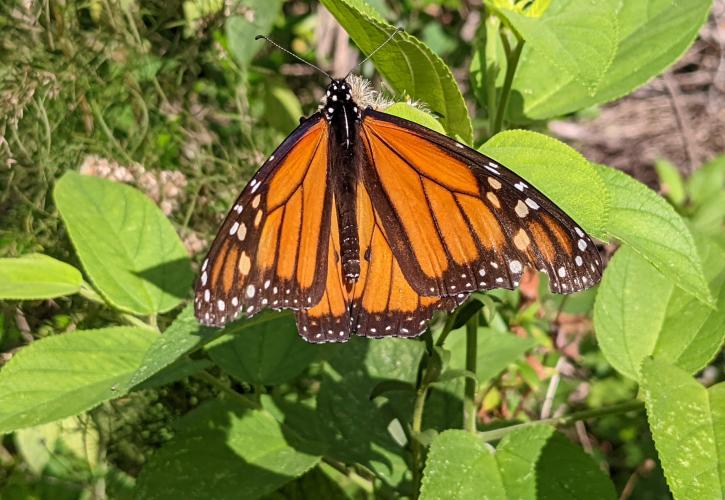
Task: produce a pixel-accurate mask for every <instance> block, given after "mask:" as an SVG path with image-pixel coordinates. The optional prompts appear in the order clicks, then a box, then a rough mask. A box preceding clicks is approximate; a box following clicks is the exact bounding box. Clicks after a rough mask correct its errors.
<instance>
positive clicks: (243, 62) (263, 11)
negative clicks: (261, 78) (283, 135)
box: [224, 0, 302, 116]
mask: <svg viewBox="0 0 725 500" xmlns="http://www.w3.org/2000/svg"><path fill="white" fill-rule="evenodd" d="M281 6H282V2H281V0H244V1H242V0H235V1H234V2H232V6H231V8H232V11H233V12H234V15H232V16H230V17H228V18H227V20H226V23H225V24H224V31H225V32H226V35H227V40H228V43H229V51H230V52H231V53H232V56H233V57H234V59H235V60H236V61H237V63H238V64H239V65H240V66H241V67H242V68H246V67H247V66H248V65H249V63H250V61H251V60H252V58H253V57H254V55H255V54H256V53H257V52H258V51H259V50H260V49H261V48H263V47H264V41H259V40H255V39H254V37H255V36H257V35H260V34H261V35H265V34H267V33H269V31H270V30H271V29H272V24H273V23H274V20H275V19H276V17H277V14H278V13H279V11H280V8H281ZM300 116H302V115H300Z"/></svg>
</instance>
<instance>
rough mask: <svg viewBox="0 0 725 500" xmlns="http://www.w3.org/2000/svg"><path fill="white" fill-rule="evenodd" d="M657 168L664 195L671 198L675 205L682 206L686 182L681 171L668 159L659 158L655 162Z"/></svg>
mask: <svg viewBox="0 0 725 500" xmlns="http://www.w3.org/2000/svg"><path fill="white" fill-rule="evenodd" d="M655 170H656V171H657V176H658V177H659V178H660V185H661V186H662V192H663V194H664V196H665V197H666V198H667V199H668V200H670V201H671V202H672V203H673V204H674V205H675V206H680V205H682V204H683V203H684V202H685V198H686V196H687V195H686V194H685V184H684V181H683V180H682V175H681V174H680V171H679V170H678V169H677V167H676V166H674V165H673V164H672V163H670V162H669V161H667V160H657V162H655Z"/></svg>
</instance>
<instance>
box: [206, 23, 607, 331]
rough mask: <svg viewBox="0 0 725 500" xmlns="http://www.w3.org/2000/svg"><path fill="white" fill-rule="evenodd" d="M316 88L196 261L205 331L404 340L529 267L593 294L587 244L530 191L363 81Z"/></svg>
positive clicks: (557, 286)
mask: <svg viewBox="0 0 725 500" xmlns="http://www.w3.org/2000/svg"><path fill="white" fill-rule="evenodd" d="M396 32H397V31H396ZM393 35H395V33H393ZM393 35H391V37H390V38H392V36H393ZM258 38H259V37H258ZM262 38H265V39H266V37H262ZM390 38H389V39H390ZM267 40H268V41H270V40H269V39H267ZM270 42H271V41H270ZM271 43H273V44H274V42H271ZM274 45H276V44H274ZM278 47H279V46H278ZM280 48H281V47H280ZM282 50H284V49H282ZM293 55H294V54H293ZM371 55H372V54H371ZM295 57H296V56H295ZM317 69H319V68H317ZM320 71H322V70H320ZM323 73H324V71H323ZM325 74H326V73H325ZM326 75H327V74H326ZM327 76H328V77H329V78H330V80H331V82H330V84H329V86H328V87H327V91H326V93H325V97H324V98H323V100H322V104H321V106H320V110H319V111H318V112H316V113H314V114H313V115H312V116H310V117H309V118H306V119H301V120H300V125H299V127H297V129H296V130H294V131H293V132H292V133H291V134H290V135H289V137H287V138H286V139H285V140H284V141H283V142H282V144H281V145H280V146H279V147H278V148H277V149H276V150H275V151H274V153H273V154H272V155H271V156H270V157H269V159H268V160H267V161H265V162H264V164H263V165H262V167H261V168H260V169H259V171H258V172H257V173H256V174H255V175H254V177H253V178H252V180H251V181H250V182H249V184H248V185H247V186H246V187H245V188H244V190H243V191H242V193H241V194H240V195H239V197H238V198H237V200H236V202H235V203H234V205H233V207H232V209H231V210H230V212H229V214H228V215H227V217H226V220H225V221H224V223H223V224H222V226H221V229H220V231H219V233H218V235H217V237H216V239H215V240H214V242H213V244H212V246H211V249H210V251H209V254H208V255H207V257H206V258H205V259H204V261H203V263H202V266H201V274H200V276H199V278H198V281H197V283H196V288H195V299H194V302H195V314H196V317H197V318H198V319H199V321H201V323H203V324H206V325H210V326H222V325H224V324H225V323H227V322H229V321H231V320H234V319H236V318H237V317H239V315H240V314H242V313H244V314H246V315H247V316H251V315H254V314H256V313H257V312H259V311H260V310H262V309H264V308H271V309H292V310H294V312H295V315H296V321H297V326H298V330H299V333H300V335H302V337H303V338H304V339H305V340H307V341H310V342H338V341H346V340H348V338H349V337H350V336H351V335H352V334H357V335H362V336H368V337H385V336H402V337H414V336H416V335H419V334H420V333H422V332H423V331H424V330H425V327H426V324H427V322H428V321H429V320H430V318H431V317H432V315H433V313H434V312H435V311H437V310H453V309H454V308H455V307H456V306H458V305H459V304H460V303H461V302H463V301H464V300H465V299H466V298H467V297H468V295H469V294H470V293H471V292H474V291H477V290H486V289H491V288H509V289H512V288H514V287H516V286H517V285H518V284H519V281H520V279H521V276H522V273H523V271H524V267H526V266H533V267H534V268H535V269H537V270H540V271H542V272H544V273H546V274H548V276H549V279H550V287H551V289H552V291H554V292H557V293H571V292H576V291H579V290H583V289H585V288H588V287H590V286H592V285H594V284H595V283H597V282H598V281H599V279H600V278H601V272H602V264H601V260H600V256H599V253H598V251H597V249H596V248H595V246H594V244H593V243H592V241H591V240H590V238H589V237H588V236H587V235H586V234H585V233H584V231H582V230H581V229H580V228H579V227H578V226H577V225H576V223H575V222H574V221H573V220H572V219H571V218H570V217H569V216H567V215H566V214H565V213H564V212H563V211H562V210H561V209H559V208H558V207H557V206H556V205H555V204H554V203H553V202H552V201H550V200H549V199H548V198H546V197H545V196H544V195H543V194H541V193H540V192H539V191H538V190H537V189H536V188H535V187H533V186H532V185H530V184H529V183H527V182H526V181H524V180H523V179H522V178H521V177H519V176H518V175H516V174H515V173H513V172H512V171H510V170H509V169H507V168H506V167H504V166H503V165H501V164H500V163H499V162H497V161H495V160H493V159H492V158H489V157H487V156H485V155H483V154H481V153H479V152H477V151H475V150H473V149H470V148H468V147H467V146H465V145H463V144H461V143H459V142H457V141H455V140H453V139H451V138H449V137H446V136H444V135H441V134H439V133H437V132H434V131H432V130H430V129H428V128H425V127H423V126H421V125H418V124H416V123H413V122H410V121H408V120H405V119H403V118H399V117H396V116H393V115H389V114H386V113H384V112H383V111H384V108H385V107H386V104H387V103H386V102H385V100H384V99H381V98H380V95H379V94H377V93H376V92H374V91H372V90H370V88H369V85H368V83H367V82H366V81H365V80H363V79H361V78H359V77H355V76H348V77H346V78H344V79H334V78H332V77H330V76H329V75H327Z"/></svg>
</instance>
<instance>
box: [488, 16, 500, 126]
mask: <svg viewBox="0 0 725 500" xmlns="http://www.w3.org/2000/svg"><path fill="white" fill-rule="evenodd" d="M485 22H486V46H485V48H484V50H485V57H484V64H485V70H486V82H485V84H486V106H487V108H488V129H489V134H490V135H493V128H494V124H495V121H496V77H497V76H498V73H499V71H500V70H501V65H500V64H499V61H498V40H499V35H498V34H499V30H500V29H501V20H500V19H499V18H498V17H497V16H495V15H492V14H488V15H487V16H486V21H485Z"/></svg>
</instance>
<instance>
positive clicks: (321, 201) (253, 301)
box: [195, 115, 332, 326]
mask: <svg viewBox="0 0 725 500" xmlns="http://www.w3.org/2000/svg"><path fill="white" fill-rule="evenodd" d="M327 148H328V141H327V125H326V123H325V122H324V120H322V119H321V117H320V115H315V116H313V117H311V118H310V119H309V120H307V121H305V122H304V123H302V124H301V125H300V127H298V128H297V130H295V131H294V132H293V133H292V134H291V135H290V136H289V137H288V138H287V139H286V140H285V141H284V142H283V143H282V145H281V146H280V147H279V148H278V149H277V150H276V151H275V152H274V154H273V155H272V156H271V157H270V158H269V160H268V161H267V162H266V163H265V164H264V165H263V166H262V168H261V169H260V170H259V172H258V173H257V174H256V175H255V176H254V178H253V179H252V180H251V182H250V183H249V184H248V185H247V187H246V188H245V189H244V191H243V192H242V193H241V195H240V196H239V198H238V199H237V201H236V202H235V204H234V206H233V208H232V209H231V211H230V212H229V214H228V215H227V217H226V220H225V221H224V223H223V224H222V227H221V229H220V231H219V234H218V235H217V237H216V239H215V241H214V243H213V244H212V247H211V250H210V251H209V254H208V255H207V257H206V259H205V260H204V261H203V264H202V268H201V275H200V277H199V280H198V281H197V283H196V290H195V312H196V316H197V318H198V319H199V320H200V321H202V322H203V323H205V324H208V325H215V326H221V325H223V324H224V323H226V322H228V321H230V320H232V319H234V318H236V317H238V316H239V314H240V313H242V312H244V313H245V314H247V315H252V314H254V313H256V312H258V311H259V310H260V309H262V308H265V307H270V308H290V309H297V308H300V307H303V306H307V307H311V306H312V305H314V304H316V303H318V302H319V300H320V297H322V294H323V292H324V289H325V280H324V272H325V270H326V268H327V246H326V245H319V242H320V241H327V240H328V239H329V231H330V207H331V199H332V193H331V189H330V183H329V182H328V177H329V176H328V172H327V167H328V162H327V155H328V153H327Z"/></svg>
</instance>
